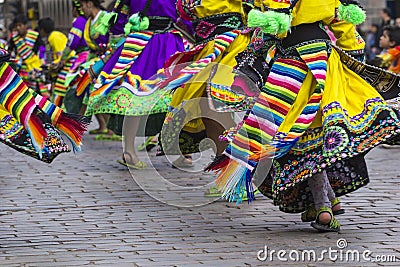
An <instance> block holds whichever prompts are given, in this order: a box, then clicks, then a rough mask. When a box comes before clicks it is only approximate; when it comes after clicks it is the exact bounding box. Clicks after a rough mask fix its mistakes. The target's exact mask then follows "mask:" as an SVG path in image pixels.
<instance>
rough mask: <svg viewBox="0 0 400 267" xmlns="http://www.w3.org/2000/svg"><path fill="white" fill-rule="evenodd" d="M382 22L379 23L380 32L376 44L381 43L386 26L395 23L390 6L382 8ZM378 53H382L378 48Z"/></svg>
mask: <svg viewBox="0 0 400 267" xmlns="http://www.w3.org/2000/svg"><path fill="white" fill-rule="evenodd" d="M380 16H381V24H380V25H379V29H378V34H377V35H376V39H375V44H379V41H380V37H381V36H382V35H383V29H384V28H385V27H386V26H393V25H395V22H394V20H393V19H392V17H391V13H390V10H389V9H388V8H384V9H382V10H381V14H380ZM378 50H379V51H377V54H379V53H381V50H380V49H378Z"/></svg>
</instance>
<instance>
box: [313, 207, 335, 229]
mask: <svg viewBox="0 0 400 267" xmlns="http://www.w3.org/2000/svg"><path fill="white" fill-rule="evenodd" d="M324 212H327V213H329V215H330V216H331V219H330V221H329V223H327V224H323V223H321V222H319V219H318V218H319V215H320V214H321V213H324ZM311 226H312V227H314V228H315V229H317V230H318V231H320V232H339V231H340V223H339V222H338V220H336V218H335V217H333V213H332V210H331V209H330V208H328V207H321V208H320V209H319V210H318V214H317V217H316V220H315V222H311Z"/></svg>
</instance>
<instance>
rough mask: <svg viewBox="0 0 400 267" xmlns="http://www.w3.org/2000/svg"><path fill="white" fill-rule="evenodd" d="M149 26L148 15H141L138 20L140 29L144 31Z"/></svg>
mask: <svg viewBox="0 0 400 267" xmlns="http://www.w3.org/2000/svg"><path fill="white" fill-rule="evenodd" d="M149 26H150V20H149V18H148V17H143V18H142V20H141V21H140V30H141V31H144V30H147V29H148V28H149Z"/></svg>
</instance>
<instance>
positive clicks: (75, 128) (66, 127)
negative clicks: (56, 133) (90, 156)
mask: <svg viewBox="0 0 400 267" xmlns="http://www.w3.org/2000/svg"><path fill="white" fill-rule="evenodd" d="M89 123H90V119H89V118H88V117H85V116H82V115H78V114H72V113H65V112H63V113H61V115H60V116H59V118H58V120H57V123H56V124H55V126H56V128H57V129H59V130H60V131H61V132H63V133H64V134H65V135H66V136H67V137H68V139H69V140H70V142H71V144H72V147H73V151H74V153H77V152H79V151H81V148H80V146H81V145H82V136H83V135H84V134H85V132H86V130H87V127H88V126H89Z"/></svg>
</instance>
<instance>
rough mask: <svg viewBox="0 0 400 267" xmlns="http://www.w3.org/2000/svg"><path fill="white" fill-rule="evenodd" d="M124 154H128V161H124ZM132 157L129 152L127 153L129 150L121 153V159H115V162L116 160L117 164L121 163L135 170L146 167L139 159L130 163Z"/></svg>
mask: <svg viewBox="0 0 400 267" xmlns="http://www.w3.org/2000/svg"><path fill="white" fill-rule="evenodd" d="M126 155H128V156H129V159H130V161H129V162H128V161H126V159H125V156H126ZM132 159H133V157H132V154H131V153H129V152H124V153H122V160H117V162H118V163H119V164H121V165H124V166H126V167H128V168H132V169H135V170H144V169H146V168H147V165H146V163H144V162H142V161H140V160H138V161H137V162H136V163H132Z"/></svg>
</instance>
